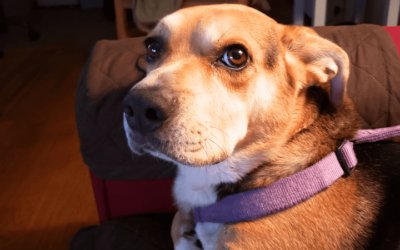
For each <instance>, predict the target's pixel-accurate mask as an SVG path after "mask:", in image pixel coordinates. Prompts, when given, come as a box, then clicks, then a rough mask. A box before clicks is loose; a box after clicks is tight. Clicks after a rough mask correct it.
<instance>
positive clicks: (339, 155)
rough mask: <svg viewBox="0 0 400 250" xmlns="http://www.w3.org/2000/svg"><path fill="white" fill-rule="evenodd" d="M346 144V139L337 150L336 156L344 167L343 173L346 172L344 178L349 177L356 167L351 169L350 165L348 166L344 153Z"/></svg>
mask: <svg viewBox="0 0 400 250" xmlns="http://www.w3.org/2000/svg"><path fill="white" fill-rule="evenodd" d="M346 142H347V139H344V140H343V142H342V144H341V145H340V146H339V147H338V148H337V149H336V150H335V155H336V157H337V159H338V161H339V164H340V166H341V167H342V169H343V172H344V174H343V177H347V176H349V175H350V174H351V173H352V172H353V170H354V169H355V167H354V168H350V167H349V165H348V164H347V161H346V158H345V157H344V154H343V152H342V149H343V147H344V145H345V144H346Z"/></svg>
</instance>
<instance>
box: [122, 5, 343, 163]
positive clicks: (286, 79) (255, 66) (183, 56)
mask: <svg viewBox="0 0 400 250" xmlns="http://www.w3.org/2000/svg"><path fill="white" fill-rule="evenodd" d="M145 46H146V49H147V53H146V61H147V62H146V71H147V76H146V77H145V78H144V79H143V80H142V81H140V82H139V83H137V84H136V85H135V86H134V87H133V88H132V90H131V91H130V92H129V94H128V95H127V97H126V98H125V100H124V102H125V111H124V126H125V130H126V134H127V138H128V144H129V146H130V148H131V149H132V151H134V152H136V153H143V152H149V153H152V154H153V155H156V156H159V157H161V158H164V159H169V160H173V161H175V162H178V163H181V164H184V165H191V166H204V165H212V164H217V163H219V162H221V161H230V162H232V164H234V162H241V163H243V162H246V160H248V159H252V161H253V160H257V161H265V160H266V159H268V157H273V156H274V150H277V149H278V148H279V147H281V146H282V145H284V144H285V143H286V142H287V141H288V140H290V138H291V137H292V136H293V134H294V133H296V132H298V131H300V130H301V129H303V128H305V127H307V126H309V125H310V124H311V123H312V121H313V119H314V117H312V115H309V114H308V113H307V110H308V109H309V108H310V107H309V106H307V104H309V101H308V98H307V89H309V88H310V87H312V86H318V87H320V88H323V89H325V90H326V91H327V92H329V93H330V105H331V106H332V107H336V108H337V107H339V106H340V105H341V104H342V102H343V98H344V96H345V89H346V88H345V87H346V82H347V78H348V74H349V72H348V67H349V65H348V64H349V63H348V58H347V55H346V53H345V52H344V51H343V50H341V49H340V48H339V47H338V46H336V45H335V44H333V43H331V42H329V41H327V40H325V39H322V38H320V37H319V36H318V35H316V33H315V32H313V31H312V30H311V29H308V28H304V27H295V26H284V25H280V24H277V23H276V22H275V21H274V20H272V19H270V18H269V17H267V16H265V15H264V14H262V13H260V12H258V11H256V10H254V9H252V8H249V7H245V6H242V5H213V6H200V7H193V8H188V9H182V10H179V11H177V12H175V13H173V14H171V15H169V16H166V17H165V18H163V19H162V20H161V21H160V23H159V24H158V25H157V26H156V28H155V29H154V30H153V31H152V32H151V33H150V34H149V35H148V37H147V39H146V40H145ZM243 164H246V163H243ZM247 164H250V165H251V164H254V163H247Z"/></svg>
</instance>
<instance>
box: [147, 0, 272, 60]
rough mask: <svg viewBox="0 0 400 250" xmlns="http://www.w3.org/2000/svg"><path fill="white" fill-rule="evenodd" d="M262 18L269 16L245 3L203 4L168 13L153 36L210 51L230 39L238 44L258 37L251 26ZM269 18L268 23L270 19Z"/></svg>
mask: <svg viewBox="0 0 400 250" xmlns="http://www.w3.org/2000/svg"><path fill="white" fill-rule="evenodd" d="M259 18H263V19H266V16H264V15H262V14H261V13H258V12H257V11H255V10H253V9H251V8H248V7H245V6H240V5H222V6H201V7H195V8H189V9H183V10H181V11H178V12H175V13H173V14H171V15H168V16H166V17H165V18H163V19H162V20H161V22H160V23H159V25H158V26H157V27H156V28H155V29H154V31H153V35H156V36H161V37H163V38H164V39H165V40H167V41H169V42H170V43H174V44H175V43H176V42H179V44H180V45H181V46H185V45H186V44H187V45H189V46H190V47H191V50H193V49H194V48H197V49H200V50H202V51H200V52H205V53H207V52H208V51H210V50H214V49H215V47H216V46H218V44H220V43H221V44H224V43H226V42H227V40H228V41H231V42H235V43H241V42H244V41H249V40H254V37H253V35H254V33H253V32H251V29H249V26H252V24H258V23H259V21H260V19H259ZM265 21H266V22H268V18H267V19H266V20H265ZM183 41H187V43H186V42H185V43H184V42H183Z"/></svg>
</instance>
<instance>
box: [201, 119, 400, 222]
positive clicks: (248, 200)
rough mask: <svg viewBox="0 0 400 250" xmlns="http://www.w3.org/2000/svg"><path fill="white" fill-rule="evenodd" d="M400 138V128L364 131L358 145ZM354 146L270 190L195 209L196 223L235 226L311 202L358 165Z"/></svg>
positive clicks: (343, 147)
mask: <svg viewBox="0 0 400 250" xmlns="http://www.w3.org/2000/svg"><path fill="white" fill-rule="evenodd" d="M395 136H400V126H395V127H390V128H381V129H375V130H360V131H359V132H358V135H357V137H356V138H355V139H354V140H353V142H354V143H362V142H375V141H380V140H383V139H387V138H390V137H395ZM353 142H350V141H347V140H345V141H344V142H343V144H342V145H341V146H340V147H339V148H338V149H337V150H335V152H332V153H330V154H329V155H328V156H326V157H325V158H323V159H322V160H320V161H319V162H317V163H316V164H314V165H313V166H311V167H309V168H306V169H305V170H303V171H301V172H299V173H297V174H294V175H292V176H289V177H286V178H284V179H281V180H279V181H276V182H274V183H272V184H271V185H269V186H266V187H262V188H258V189H253V190H250V191H246V192H242V193H237V194H233V195H229V196H227V197H225V198H223V199H222V200H220V201H218V202H216V203H214V204H211V205H209V206H205V207H195V208H194V221H195V223H197V222H214V223H233V222H240V221H247V220H253V219H257V218H261V217H264V216H267V215H271V214H274V213H277V212H280V211H283V210H285V209H288V208H290V207H293V206H295V205H297V204H299V203H300V202H302V201H304V200H306V199H308V198H311V197H312V196H314V195H315V194H317V193H318V192H320V191H322V190H324V189H326V188H328V187H329V186H330V185H332V184H333V183H334V182H335V181H336V180H337V179H339V178H340V177H341V176H343V175H349V174H350V173H351V171H352V170H353V168H354V167H355V166H356V165H357V158H356V155H355V153H354V150H353Z"/></svg>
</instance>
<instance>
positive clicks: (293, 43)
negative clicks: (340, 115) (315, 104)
mask: <svg viewBox="0 0 400 250" xmlns="http://www.w3.org/2000/svg"><path fill="white" fill-rule="evenodd" d="M282 27H283V33H282V37H281V41H282V43H283V46H284V47H285V48H286V52H285V59H286V63H287V64H288V66H289V67H291V70H292V74H294V78H295V80H296V82H297V84H300V86H299V87H300V88H306V87H310V86H313V85H315V86H318V85H321V84H322V83H326V82H330V100H331V103H332V104H333V105H334V106H335V107H340V106H341V105H342V103H343V99H344V95H345V94H346V86H347V79H348V77H349V59H348V56H347V54H346V52H344V51H343V50H342V49H341V48H340V47H339V46H337V45H336V44H334V43H332V42H330V41H328V40H326V39H324V38H321V37H320V36H318V35H317V33H315V32H314V31H313V30H312V29H310V28H306V27H298V26H282Z"/></svg>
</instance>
